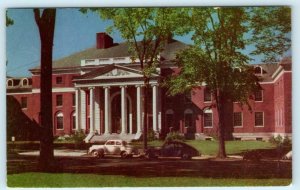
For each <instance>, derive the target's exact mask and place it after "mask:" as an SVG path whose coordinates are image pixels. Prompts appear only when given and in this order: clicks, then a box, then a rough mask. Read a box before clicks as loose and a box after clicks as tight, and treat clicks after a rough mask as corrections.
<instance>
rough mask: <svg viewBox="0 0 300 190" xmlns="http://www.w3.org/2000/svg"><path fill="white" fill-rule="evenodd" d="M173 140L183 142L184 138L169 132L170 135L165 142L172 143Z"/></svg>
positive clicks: (175, 132)
mask: <svg viewBox="0 0 300 190" xmlns="http://www.w3.org/2000/svg"><path fill="white" fill-rule="evenodd" d="M173 140H179V141H184V140H185V138H184V136H183V135H182V134H180V133H179V132H177V131H172V132H170V133H168V134H167V136H166V139H165V141H173Z"/></svg>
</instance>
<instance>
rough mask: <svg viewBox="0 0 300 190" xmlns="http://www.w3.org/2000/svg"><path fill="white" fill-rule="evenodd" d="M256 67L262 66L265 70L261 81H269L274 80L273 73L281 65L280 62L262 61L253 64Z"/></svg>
mask: <svg viewBox="0 0 300 190" xmlns="http://www.w3.org/2000/svg"><path fill="white" fill-rule="evenodd" d="M251 65H253V66H254V67H261V68H262V70H263V72H262V75H261V76H259V78H260V79H261V82H269V81H272V80H273V79H272V75H273V73H274V72H275V71H276V70H277V68H278V67H279V64H278V63H261V64H251Z"/></svg>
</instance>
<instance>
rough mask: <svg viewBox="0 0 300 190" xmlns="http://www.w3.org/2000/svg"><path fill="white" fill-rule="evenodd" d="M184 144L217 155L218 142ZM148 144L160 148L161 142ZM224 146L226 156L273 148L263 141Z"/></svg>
mask: <svg viewBox="0 0 300 190" xmlns="http://www.w3.org/2000/svg"><path fill="white" fill-rule="evenodd" d="M185 142H186V143H187V144H189V145H192V146H193V147H195V148H196V149H197V150H199V151H200V152H201V153H202V154H204V155H217V153H218V141H199V140H188V141H185ZM148 144H149V146H160V145H162V144H163V141H151V142H149V143H148ZM225 146H226V153H227V154H228V155H230V154H239V153H242V152H244V151H247V150H255V149H270V148H275V145H274V144H271V143H269V142H265V141H226V143H225Z"/></svg>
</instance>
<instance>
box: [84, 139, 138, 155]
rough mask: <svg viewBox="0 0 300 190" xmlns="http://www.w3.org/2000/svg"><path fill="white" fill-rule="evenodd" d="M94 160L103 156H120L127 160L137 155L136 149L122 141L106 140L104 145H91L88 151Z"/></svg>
mask: <svg viewBox="0 0 300 190" xmlns="http://www.w3.org/2000/svg"><path fill="white" fill-rule="evenodd" d="M88 153H89V154H91V155H92V156H93V157H95V158H103V157H104V156H105V155H120V156H121V157H122V158H129V157H132V156H133V155H135V154H138V149H137V148H135V147H133V146H131V145H129V144H128V143H127V142H126V141H123V140H108V141H106V142H105V144H104V145H93V146H91V147H90V148H89V151H88Z"/></svg>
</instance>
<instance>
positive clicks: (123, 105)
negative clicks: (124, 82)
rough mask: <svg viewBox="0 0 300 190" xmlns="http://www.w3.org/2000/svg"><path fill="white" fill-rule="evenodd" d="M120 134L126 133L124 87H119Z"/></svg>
mask: <svg viewBox="0 0 300 190" xmlns="http://www.w3.org/2000/svg"><path fill="white" fill-rule="evenodd" d="M121 126H122V131H121V134H126V133H127V98H126V86H121Z"/></svg>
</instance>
